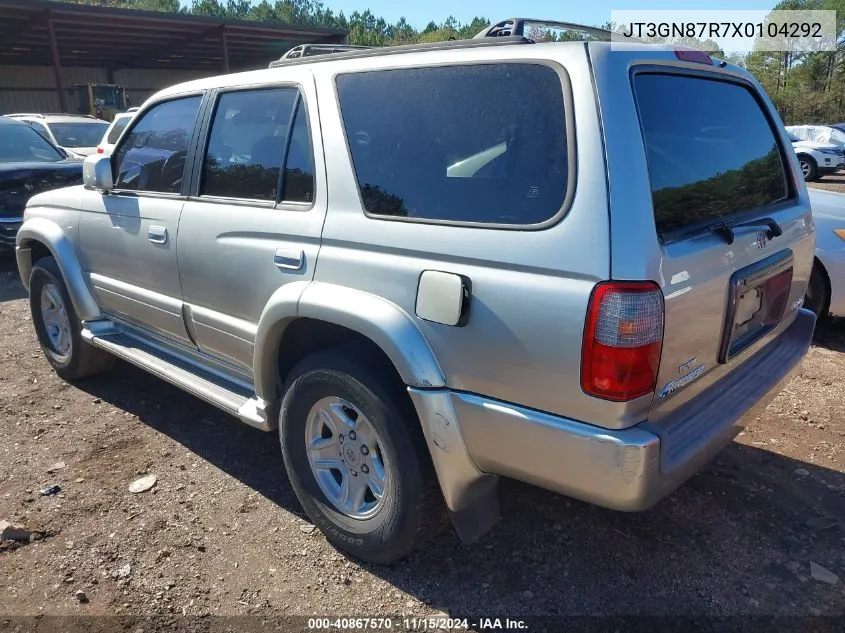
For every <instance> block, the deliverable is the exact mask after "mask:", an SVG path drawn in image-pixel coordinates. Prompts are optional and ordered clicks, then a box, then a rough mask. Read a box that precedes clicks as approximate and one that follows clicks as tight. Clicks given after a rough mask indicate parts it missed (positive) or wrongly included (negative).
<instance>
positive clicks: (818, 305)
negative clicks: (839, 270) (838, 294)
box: [804, 261, 830, 321]
mask: <svg viewBox="0 0 845 633" xmlns="http://www.w3.org/2000/svg"><path fill="white" fill-rule="evenodd" d="M804 306H805V307H806V308H808V309H810V310H812V311H813V312H814V313H815V315H816V319H817V320H819V321H822V320H824V319H826V318H827V315H828V313H829V311H830V290H829V289H828V281H827V274H826V273H825V271H824V269H823V268H822V266H821V264H819V262H818V261H817V262H815V263H814V264H813V272H812V273H811V274H810V283H809V284H807V294H806V296H805V297H804Z"/></svg>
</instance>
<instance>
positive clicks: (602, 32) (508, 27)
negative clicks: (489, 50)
mask: <svg viewBox="0 0 845 633" xmlns="http://www.w3.org/2000/svg"><path fill="white" fill-rule="evenodd" d="M526 24H531V25H538V26H548V27H552V28H556V29H564V30H567V31H576V32H578V33H584V34H585V35H590V36H592V37H597V38H600V39H602V40H614V39H619V40H624V41H627V42H630V41H639V40H633V38H630V37H623V36H621V35H620V34H619V33H616V32H614V31H610V30H608V29H602V28H599V27H597V26H587V25H586V24H576V23H575V22H560V21H558V20H541V19H537V18H508V19H507V20H502V21H501V22H496V23H495V24H491V25H490V26H488V27H487V28H486V29H483V30H482V31H481V32H479V33H478V34H477V35H476V36H475V38H474V39H483V38H486V37H513V36H517V37H525V38H528V35H526V28H525V26H526Z"/></svg>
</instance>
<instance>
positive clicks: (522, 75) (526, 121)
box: [337, 63, 569, 225]
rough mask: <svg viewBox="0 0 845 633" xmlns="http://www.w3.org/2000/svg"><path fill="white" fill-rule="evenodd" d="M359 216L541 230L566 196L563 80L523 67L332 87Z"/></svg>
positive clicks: (360, 78)
mask: <svg viewBox="0 0 845 633" xmlns="http://www.w3.org/2000/svg"><path fill="white" fill-rule="evenodd" d="M337 90H338V95H339V99H340V106H341V111H342V114H343V123H344V127H345V130H346V135H347V138H348V141H349V148H350V151H351V153H352V160H353V163H354V166H355V173H356V176H357V178H358V186H359V189H360V192H361V199H362V200H363V203H364V207H365V209H366V211H367V212H368V213H370V214H373V215H379V216H393V217H402V218H414V219H419V220H423V221H426V220H427V221H447V222H459V223H467V224H473V223H485V224H499V225H530V224H539V223H542V222H544V221H546V220H549V219H550V218H552V217H554V216H555V215H556V214H557V213H558V212H559V211H560V210H561V207H562V206H563V203H564V199H565V197H566V192H567V187H568V167H569V163H568V159H567V149H568V148H567V138H566V122H565V116H564V101H563V91H562V86H561V80H560V77H559V75H558V74H557V72H556V71H554V70H553V69H551V68H549V67H548V66H542V65H539V64H528V63H520V64H517V63H513V64H501V63H500V64H477V65H466V66H440V67H431V68H409V69H399V70H384V71H372V72H365V73H356V74H350V75H341V76H340V77H338V79H337Z"/></svg>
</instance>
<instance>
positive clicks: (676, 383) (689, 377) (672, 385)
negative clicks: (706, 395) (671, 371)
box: [658, 365, 704, 400]
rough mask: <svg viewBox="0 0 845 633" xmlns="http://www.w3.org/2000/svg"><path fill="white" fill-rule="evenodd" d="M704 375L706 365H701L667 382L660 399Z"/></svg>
mask: <svg viewBox="0 0 845 633" xmlns="http://www.w3.org/2000/svg"><path fill="white" fill-rule="evenodd" d="M681 367H683V365H681ZM703 375H704V365H699V366H698V367H696V368H695V369H693V370H692V371H691V372H689V373H688V374H686V375H684V376H681V377H680V378H678V379H677V380H673V381H671V382H668V383H666V386H665V387H663V389H661V390H660V393H659V394H658V397H660V399H661V400H662V399H663V398H666V397H668V396H670V395H672V394H673V393H675V392H676V391H678V390H679V389H683V388H684V387H686V386H687V385H688V384H690V383H691V382H693V381H695V380H698V379H699V378H701V377H702V376H703Z"/></svg>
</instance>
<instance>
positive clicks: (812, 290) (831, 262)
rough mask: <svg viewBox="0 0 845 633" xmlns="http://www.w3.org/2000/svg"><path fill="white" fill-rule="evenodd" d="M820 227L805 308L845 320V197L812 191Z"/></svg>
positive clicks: (817, 223) (820, 314)
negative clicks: (844, 318)
mask: <svg viewBox="0 0 845 633" xmlns="http://www.w3.org/2000/svg"><path fill="white" fill-rule="evenodd" d="M809 193H810V205H811V206H812V208H813V219H814V220H815V223H816V261H815V265H814V266H813V274H812V276H811V277H810V285H809V286H808V287H807V296H806V298H805V299H804V305H805V307H807V308H809V309H811V310H813V312H815V313H816V315H818V316H819V317H822V318H823V317H826V316H828V315H832V316H837V317H845V193H835V192H833V191H825V190H823V189H813V188H810V189H809Z"/></svg>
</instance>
